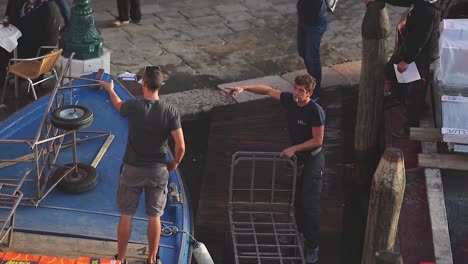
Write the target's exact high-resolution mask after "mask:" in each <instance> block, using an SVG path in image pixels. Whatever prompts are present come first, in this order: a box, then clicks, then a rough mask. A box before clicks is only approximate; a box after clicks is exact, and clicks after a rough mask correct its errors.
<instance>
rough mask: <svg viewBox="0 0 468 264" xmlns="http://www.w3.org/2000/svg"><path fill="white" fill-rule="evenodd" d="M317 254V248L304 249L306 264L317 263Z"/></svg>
mask: <svg viewBox="0 0 468 264" xmlns="http://www.w3.org/2000/svg"><path fill="white" fill-rule="evenodd" d="M318 253H319V247H316V248H311V247H306V248H305V255H306V263H307V264H313V263H317V261H318Z"/></svg>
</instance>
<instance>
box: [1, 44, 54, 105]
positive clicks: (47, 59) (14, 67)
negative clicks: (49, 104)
mask: <svg viewBox="0 0 468 264" xmlns="http://www.w3.org/2000/svg"><path fill="white" fill-rule="evenodd" d="M44 48H53V49H55V48H56V47H51V46H43V47H41V48H39V51H38V56H36V57H34V58H25V59H10V62H9V66H8V68H7V75H6V76H5V83H4V85H3V93H2V99H1V101H0V108H1V106H4V104H3V99H4V97H5V92H6V89H7V83H8V77H9V75H10V74H11V75H13V76H14V77H19V78H22V79H25V80H28V82H29V83H28V92H29V90H30V89H31V90H32V92H33V95H34V99H35V100H37V95H36V90H35V85H37V84H39V83H42V82H44V81H46V80H49V79H51V78H55V79H56V80H58V75H57V71H56V70H55V68H54V67H55V64H56V63H57V61H58V59H59V57H60V55H61V54H62V49H59V50H53V51H52V52H50V53H47V54H46V55H43V56H39V54H40V53H41V50H42V49H44ZM46 73H53V74H52V75H50V76H47V77H44V78H40V77H41V76H44V74H46ZM17 87H18V85H17V78H15V93H16V94H17V93H18V91H17V89H18V88H17Z"/></svg>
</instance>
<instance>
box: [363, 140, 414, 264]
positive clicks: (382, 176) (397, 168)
mask: <svg viewBox="0 0 468 264" xmlns="http://www.w3.org/2000/svg"><path fill="white" fill-rule="evenodd" d="M405 184H406V179H405V163H404V158H403V153H402V152H401V151H400V150H399V149H396V148H388V149H386V150H385V152H384V154H383V155H382V158H381V159H380V162H379V165H378V167H377V170H376V171H375V174H374V180H373V181H372V187H371V195H370V201H369V211H368V213H367V227H366V237H365V240H364V249H363V253H362V262H361V263H362V264H377V263H386V262H377V258H376V256H375V254H376V252H379V251H381V250H388V251H393V249H394V246H395V239H396V235H397V230H398V219H399V217H400V210H401V204H402V202H403V195H404V193H405ZM394 263H397V262H391V264H394Z"/></svg>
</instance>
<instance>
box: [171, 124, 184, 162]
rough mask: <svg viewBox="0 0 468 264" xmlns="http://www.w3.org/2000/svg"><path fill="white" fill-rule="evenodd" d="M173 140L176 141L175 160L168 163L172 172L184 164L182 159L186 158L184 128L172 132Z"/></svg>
mask: <svg viewBox="0 0 468 264" xmlns="http://www.w3.org/2000/svg"><path fill="white" fill-rule="evenodd" d="M171 135H172V138H173V139H174V143H175V149H174V159H172V160H170V161H169V162H168V163H167V170H168V171H172V170H175V169H176V168H177V166H179V164H180V163H181V162H182V158H184V154H185V140H184V132H183V130H182V128H178V129H176V130H173V131H172V132H171Z"/></svg>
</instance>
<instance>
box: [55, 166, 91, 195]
mask: <svg viewBox="0 0 468 264" xmlns="http://www.w3.org/2000/svg"><path fill="white" fill-rule="evenodd" d="M65 166H67V167H72V166H73V163H69V164H66V165H65ZM77 166H78V175H76V173H75V172H71V173H70V174H69V175H67V176H65V177H64V178H63V179H62V180H61V181H60V182H59V184H58V185H57V188H58V189H59V190H60V191H62V192H64V193H73V194H77V193H83V192H87V191H89V190H91V189H92V188H94V187H95V186H96V185H97V182H98V173H97V170H96V168H94V167H92V166H90V165H88V164H84V163H77ZM67 170H68V168H66V167H60V168H58V169H57V170H56V171H55V172H54V176H53V179H59V178H60V177H62V176H63V174H65V172H66V171H67Z"/></svg>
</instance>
